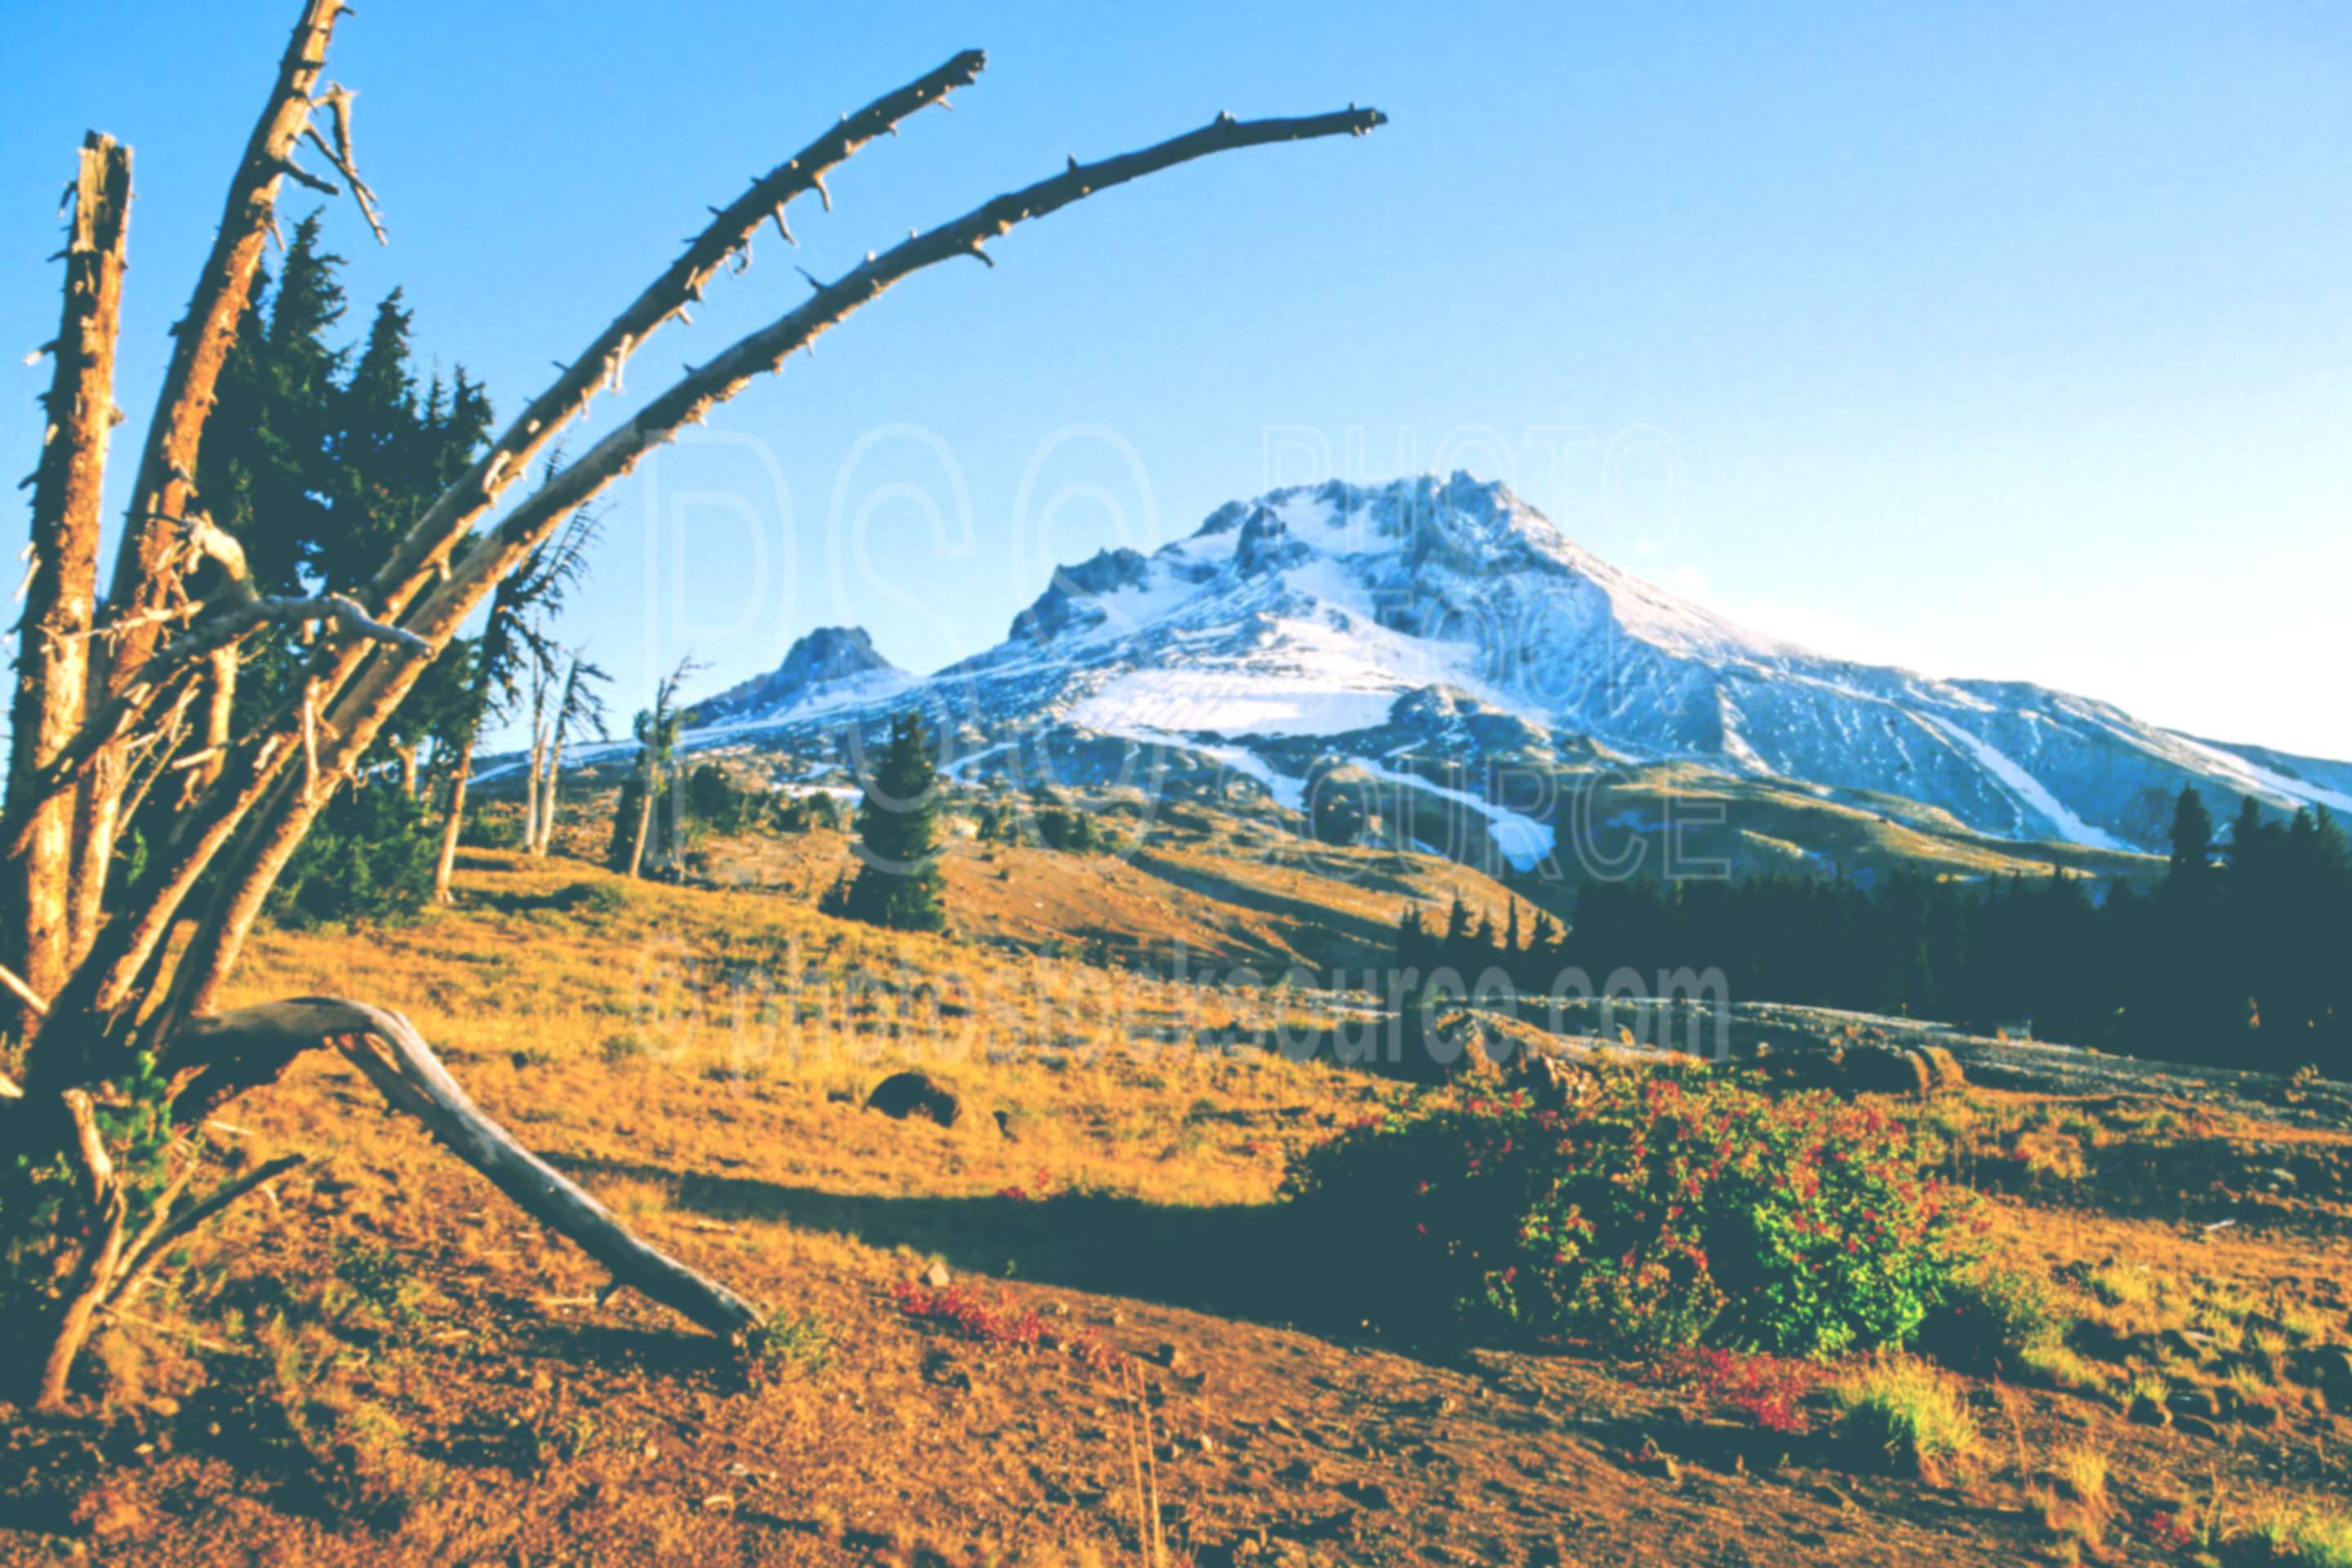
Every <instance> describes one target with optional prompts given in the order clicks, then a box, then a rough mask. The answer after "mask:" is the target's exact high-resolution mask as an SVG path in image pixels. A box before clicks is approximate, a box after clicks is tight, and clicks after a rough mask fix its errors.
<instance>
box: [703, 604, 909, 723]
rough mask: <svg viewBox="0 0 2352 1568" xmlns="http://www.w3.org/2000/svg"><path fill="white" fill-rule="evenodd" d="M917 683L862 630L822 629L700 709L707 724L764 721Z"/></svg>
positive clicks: (862, 628) (841, 627)
mask: <svg viewBox="0 0 2352 1568" xmlns="http://www.w3.org/2000/svg"><path fill="white" fill-rule="evenodd" d="M912 679H914V678H913V677H912V676H909V675H908V673H907V672H906V671H905V670H902V669H900V668H898V666H897V665H895V664H892V663H891V662H890V661H889V660H888V659H887V658H883V657H882V655H881V654H880V653H879V652H878V651H877V650H876V648H875V647H874V638H873V636H872V635H871V634H870V633H868V632H867V631H866V628H865V627H864V626H819V627H817V628H816V629H815V630H814V631H812V632H809V633H808V634H806V635H805V636H803V637H801V638H800V640H798V641H797V642H795V643H793V646H792V648H791V650H790V651H789V652H787V653H786V654H785V655H784V661H783V662H782V664H780V665H778V666H776V668H774V669H772V670H771V671H769V672H768V673H767V674H765V675H761V676H755V677H753V678H752V679H750V680H747V681H744V682H743V683H742V684H741V685H740V686H732V687H730V688H728V689H726V690H725V691H722V692H720V693H719V695H718V696H716V697H714V698H712V699H710V700H709V701H707V702H703V703H700V704H698V707H697V711H698V713H699V715H700V721H701V722H702V723H703V724H706V725H708V724H716V723H738V722H742V721H754V720H761V719H765V718H769V717H772V716H776V715H780V714H784V713H790V712H794V711H797V710H803V709H805V708H808V707H810V706H812V705H814V703H815V702H817V701H818V700H820V699H825V698H835V697H845V696H852V695H854V696H856V697H857V698H860V699H865V698H869V697H878V696H883V695H886V694H887V692H888V691H890V690H893V689H897V688H899V687H903V686H905V685H907V684H908V683H909V682H910V681H911V680H912Z"/></svg>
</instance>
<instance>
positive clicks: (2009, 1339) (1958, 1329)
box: [1920, 1263, 2075, 1373]
mask: <svg viewBox="0 0 2352 1568" xmlns="http://www.w3.org/2000/svg"><path fill="white" fill-rule="evenodd" d="M2074 1321H2075V1317H2074V1313H2073V1312H2072V1311H2069V1310H2067V1308H2066V1305H2065V1301H2064V1299H2063V1297H2061V1295H2060V1294H2059V1292H2058V1290H2057V1289H2056V1287H2054V1286H2053V1285H2052V1284H2051V1282H2050V1281H2049V1280H2048V1279H2045V1278H2043V1277H2042V1276H2041V1275H2038V1274H2033V1273H2029V1272H2027V1271H2026V1270H2024V1269H2021V1268H2005V1267H2002V1266H2000V1265H1998V1264H1990V1263H1983V1264H1979V1265H1978V1266H1976V1267H1975V1268H1969V1269H1967V1270H1964V1271H1962V1272H1961V1273H1960V1274H1958V1276H1956V1277H1955V1278H1954V1279H1952V1280H1951V1282H1950V1284H1949V1285H1948V1288H1947V1289H1946V1290H1945V1292H1944V1299H1943V1300H1942V1301H1941V1302H1939V1303H1938V1304H1937V1308H1936V1310H1935V1311H1934V1312H1932V1313H1931V1314H1930V1315H1929V1317H1928V1320H1927V1323H1926V1325H1925V1326H1924V1328H1923V1331H1922V1333H1921V1336H1920V1337H1921V1345H1922V1348H1923V1349H1925V1350H1927V1352H1928V1353H1930V1354H1932V1355H1933V1356H1934V1357H1935V1358H1936V1359H1937V1361H1940V1362H1942V1363H1944V1364H1945V1365H1947V1366H1948V1367H1951V1368H1953V1369H1954V1370H1955V1371H1958V1372H1966V1373H1997V1372H2000V1371H2001V1370H2002V1369H2003V1368H2005V1367H2016V1366H2025V1365H2029V1364H2032V1363H2045V1364H2046V1363H2047V1362H2048V1360H2049V1359H2050V1358H2049V1352H2051V1351H2052V1350H2053V1349H2057V1348H2059V1347H2062V1346H2063V1344H2064V1343H2065V1340H2066V1334H2067V1331H2068V1330H2070V1329H2072V1328H2073V1327H2074Z"/></svg>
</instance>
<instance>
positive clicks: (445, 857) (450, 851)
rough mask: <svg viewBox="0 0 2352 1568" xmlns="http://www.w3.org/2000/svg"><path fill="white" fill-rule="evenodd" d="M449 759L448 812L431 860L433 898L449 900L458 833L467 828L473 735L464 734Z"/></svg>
mask: <svg viewBox="0 0 2352 1568" xmlns="http://www.w3.org/2000/svg"><path fill="white" fill-rule="evenodd" d="M456 751H457V754H456V755H455V756H453V757H451V758H450V759H449V800H448V815H447V816H444V817H443V818H442V819H441V851H440V854H439V856H438V858H436V859H435V861H434V862H433V901H434V902H435V903H436V904H446V903H447V902H448V901H449V879H450V878H451V877H452V876H454V875H455V874H456V872H457V836H458V835H459V834H461V833H463V832H465V830H466V785H467V784H468V783H469V782H470V781H471V780H472V778H473V774H474V738H473V736H472V735H470V734H469V735H467V737H466V738H465V739H464V741H463V742H460V743H459V744H458V745H457V748H456Z"/></svg>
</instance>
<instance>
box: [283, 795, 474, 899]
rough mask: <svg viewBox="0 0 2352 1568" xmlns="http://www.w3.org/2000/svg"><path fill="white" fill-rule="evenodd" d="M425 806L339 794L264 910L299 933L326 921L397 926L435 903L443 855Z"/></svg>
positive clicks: (411, 800) (405, 799) (399, 798)
mask: <svg viewBox="0 0 2352 1568" xmlns="http://www.w3.org/2000/svg"><path fill="white" fill-rule="evenodd" d="M430 817H431V813H430V812H428V811H427V810H426V809H425V804H424V802H422V801H420V800H418V799H416V798H415V796H413V795H409V794H408V792H406V791H405V790H400V789H394V788H393V787H391V786H390V785H388V784H374V785H372V786H370V787H369V788H366V789H347V790H344V791H341V793H339V794H338V795H336V796H335V797H334V799H333V800H331V801H330V802H329V803H328V805H327V809H326V810H325V811H323V812H321V813H320V816H319V821H318V824H317V826H314V827H312V828H311V829H310V833H309V835H308V836H306V837H304V838H303V840H302V843H301V845H300V847H298V848H297V849H296V850H295V851H294V855H293V858H291V859H289V860H288V861H287V863H286V869H285V870H284V871H283V872H281V873H280V874H279V876H278V882H277V885H276V886H275V887H273V888H272V889H270V892H269V898H268V902H267V903H266V904H265V905H264V906H263V907H264V909H265V910H267V912H268V916H269V918H270V919H271V920H273V921H277V922H278V924H280V925H284V926H290V927H294V928H297V929H299V928H301V927H305V926H312V925H319V924H321V923H325V922H328V921H372V922H374V923H377V924H382V925H397V924H401V923H403V922H405V921H412V920H415V918H416V916H417V915H418V914H419V913H420V912H421V911H422V910H424V908H425V903H426V902H427V901H428V900H430V899H431V898H432V897H433V871H434V867H435V864H436V861H437V860H438V859H439V858H440V853H441V847H440V844H439V842H438V841H437V839H436V837H435V835H434V831H433V825H432V822H431V821H430Z"/></svg>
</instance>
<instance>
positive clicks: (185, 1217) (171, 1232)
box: [106, 1154, 310, 1311]
mask: <svg viewBox="0 0 2352 1568" xmlns="http://www.w3.org/2000/svg"><path fill="white" fill-rule="evenodd" d="M309 1158H310V1156H309V1155H307V1154H280V1155H278V1157H277V1158H276V1159H274V1160H268V1161H264V1162H263V1163H260V1164H258V1165H256V1166H255V1167H254V1168H253V1169H252V1170H250V1171H247V1172H246V1173H244V1174H243V1175H241V1176H237V1177H236V1178H234V1179H232V1180H230V1181H227V1182H224V1183H222V1184H220V1185H219V1186H218V1187H215V1188H214V1189H213V1191H211V1192H210V1193H208V1194H205V1196H203V1197H201V1198H199V1199H197V1200H196V1201H195V1202H194V1203H193V1204H191V1205H188V1206H187V1207H186V1208H185V1209H184V1210H182V1211H181V1212H180V1213H179V1214H178V1215H173V1216H171V1217H170V1218H169V1219H168V1220H167V1219H166V1217H165V1216H166V1215H167V1214H169V1211H170V1208H171V1202H170V1200H169V1199H168V1198H167V1199H166V1200H165V1201H164V1202H163V1203H162V1204H160V1205H157V1207H156V1210H155V1218H154V1220H153V1221H152V1222H151V1223H150V1224H149V1226H148V1228H147V1231H146V1233H145V1234H144V1235H142V1237H140V1238H139V1240H138V1241H136V1242H134V1243H133V1244H132V1245H131V1247H130V1248H129V1249H128V1250H126V1251H125V1252H124V1253H123V1255H122V1265H121V1268H120V1269H119V1270H118V1271H117V1273H116V1276H115V1283H114V1286H113V1288H112V1289H110V1290H109V1291H108V1292H107V1296H106V1307H107V1310H109V1311H112V1310H116V1303H117V1302H121V1301H127V1300H130V1299H131V1297H132V1296H134V1295H136V1294H137V1293H138V1290H139V1287H140V1286H141V1285H142V1284H143V1283H145V1282H146V1279H147V1276H148V1275H150V1274H152V1273H153V1272H154V1269H155V1265H156V1263H157V1262H158V1261H160V1260H161V1259H162V1258H163V1252H164V1249H165V1248H166V1247H170V1246H171V1245H172V1244H173V1242H175V1241H177V1240H179V1239H180V1237H184V1236H186V1235H187V1234H188V1233H189V1232H191V1231H193V1230H194V1229H195V1228H196V1227H197V1226H201V1225H203V1224H204V1223H205V1221H206V1220H209V1219H211V1218H212V1217H213V1216H214V1215H217V1214H219V1213H221V1212H222V1211H223V1210H224V1209H226V1208H228V1207H229V1206H230V1205H234V1204H236V1203H237V1202H238V1201H239V1200H241V1199H242V1198H244V1197H245V1195H246V1194H248V1193H250V1192H253V1191H255V1190H256V1189H257V1188H259V1187H262V1186H264V1185H267V1184H268V1183H270V1182H273V1181H275V1180H277V1179H278V1177H280V1176H282V1175H284V1174H285V1173H287V1172H289V1171H290V1170H292V1169H294V1167H295V1166H297V1165H299V1164H301V1163H303V1162H304V1161H305V1160H307V1159H309ZM189 1169H190V1170H192V1171H193V1170H194V1166H193V1165H191V1166H190V1167H189Z"/></svg>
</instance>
